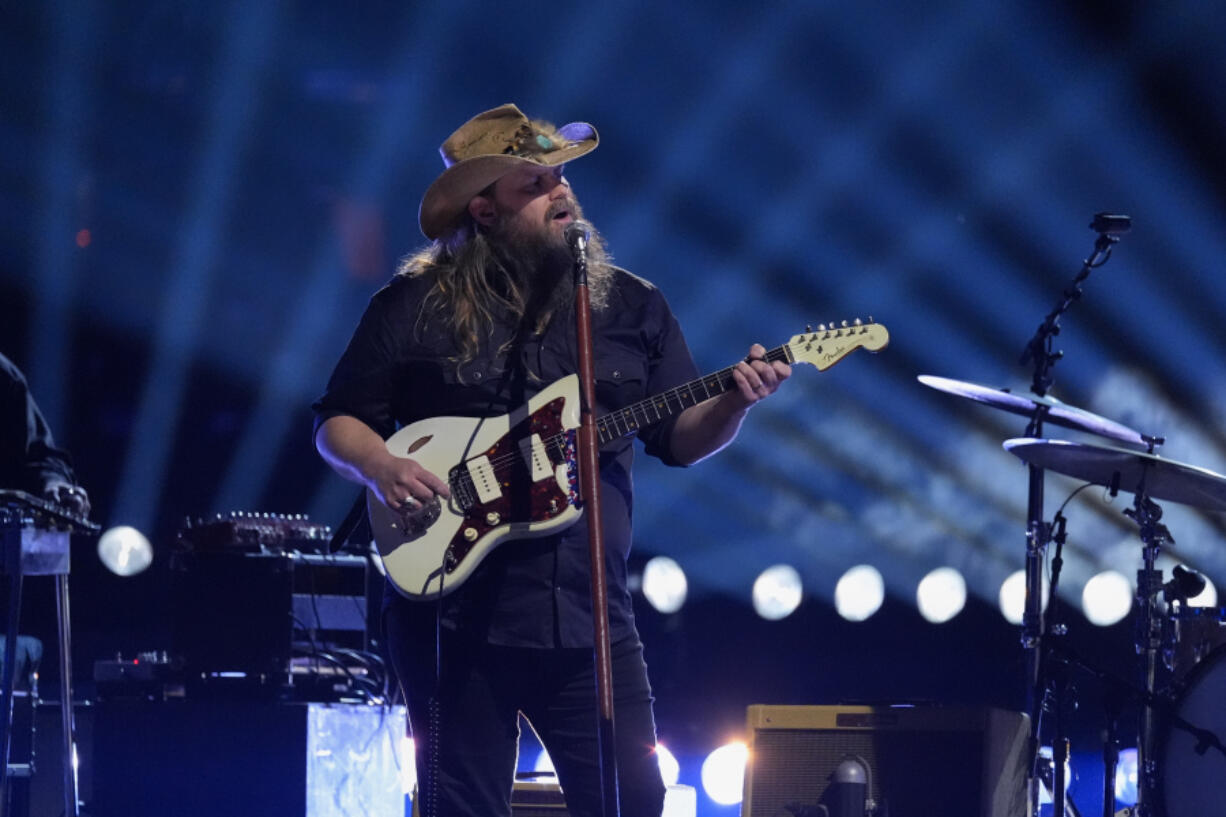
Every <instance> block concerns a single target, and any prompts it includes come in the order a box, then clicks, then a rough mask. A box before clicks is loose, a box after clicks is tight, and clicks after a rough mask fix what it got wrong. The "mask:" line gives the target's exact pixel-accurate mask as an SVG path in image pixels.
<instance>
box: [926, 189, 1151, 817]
mask: <svg viewBox="0 0 1226 817" xmlns="http://www.w3.org/2000/svg"><path fill="white" fill-rule="evenodd" d="M1089 226H1090V229H1091V230H1093V231H1094V232H1096V233H1097V234H1098V237H1097V239H1096V240H1095V242H1094V251H1093V252H1092V253H1091V254H1090V256H1089V257H1088V258H1086V259H1085V261H1083V262H1082V265H1081V269H1080V270H1079V271H1078V272H1077V275H1076V276H1075V277H1074V278H1073V281H1072V283H1071V284H1070V285H1069V286H1068V287H1067V288H1066V289H1065V290H1064V291H1063V293H1062V297H1061V300H1060V301H1059V302H1058V303H1057V304H1056V307H1055V308H1054V309H1053V310H1052V311H1051V312H1049V313H1048V314H1047V316H1046V317H1045V318H1044V319H1043V322H1042V323H1041V324H1039V327H1038V329H1036V330H1035V333H1034V336H1033V337H1031V339H1030V340H1029V341H1028V342H1027V343H1026V346H1025V348H1024V349H1023V350H1022V355H1021V358H1020V361H1019V362H1020V363H1021V365H1022V366H1026V365H1033V371H1034V374H1033V377H1032V379H1031V383H1030V391H1031V392H1032V395H1033V396H1026V397H1019V396H1017V395H1012V394H1010V393H1009V392H1004V391H998V390H991V389H982V388H981V387H973V388H970V389H959V388H958V387H957V386H958V385H962V384H957V383H956V381H943V379H941V378H931V377H927V376H922V377H921V378H920V381H921V382H923V383H925V385H928V386H931V387H932V388H936V389H940V390H943V391H950V392H951V393H953V394H958V395H960V396H964V397H969V398H971V399H974V400H978V401H979V402H985V403H988V404H989V405H992V406H995V407H997V408H1000V409H1003V410H1006V411H1011V412H1013V413H1015V414H1021V415H1024V416H1027V417H1029V418H1030V422H1029V423H1028V424H1027V426H1026V434H1027V435H1028V436H1031V437H1038V436H1039V435H1040V434H1042V431H1043V422H1044V421H1045V420H1046V421H1049V422H1051V423H1052V424H1054V425H1063V426H1066V427H1071V428H1075V429H1078V430H1082V431H1089V432H1090V433H1092V434H1097V435H1099V436H1103V437H1107V438H1109V439H1114V440H1117V441H1119V442H1127V443H1139V444H1142V445H1147V446H1149V448H1150V450H1151V451H1152V449H1153V447H1154V446H1155V445H1161V442H1162V441H1161V440H1160V439H1158V438H1153V437H1145V436H1144V435H1141V434H1140V433H1139V432H1136V431H1134V430H1132V429H1129V428H1127V427H1125V426H1120V425H1119V424H1117V423H1114V422H1112V421H1110V420H1107V419H1105V418H1102V417H1099V416H1098V415H1095V414H1092V413H1091V412H1083V411H1081V410H1079V409H1075V408H1074V407H1071V406H1066V405H1064V404H1062V403H1059V401H1056V400H1055V399H1054V398H1051V397H1048V394H1047V393H1048V391H1049V390H1050V389H1051V387H1052V384H1053V382H1054V380H1053V378H1052V375H1051V370H1052V367H1053V366H1054V365H1055V364H1056V362H1057V361H1058V360H1060V359H1061V358H1062V357H1063V356H1064V352H1063V351H1056V350H1055V349H1054V348H1053V343H1054V339H1055V337H1056V335H1058V334H1060V317H1061V316H1062V315H1063V314H1064V313H1065V312H1066V311H1068V309H1069V307H1070V306H1072V304H1073V302H1074V301H1076V300H1079V299H1080V298H1081V295H1082V284H1083V283H1084V282H1085V280H1086V279H1087V278H1088V277H1089V276H1090V273H1091V272H1092V271H1093V270H1094V269H1095V268H1097V267H1101V266H1102V265H1103V264H1105V263H1107V261H1108V260H1109V259H1110V258H1111V249H1112V247H1113V246H1114V245H1115V244H1116V242H1118V241H1119V240H1120V236H1122V235H1124V234H1125V233H1127V232H1128V231H1129V230H1130V229H1131V226H1132V220H1131V219H1130V218H1129V217H1128V216H1125V215H1115V214H1111V213H1097V214H1095V216H1094V220H1093V221H1092V222H1091V223H1090V225H1089ZM942 381H943V382H942ZM966 385H972V384H966ZM989 392H992V393H989ZM1029 472H1030V473H1029V476H1030V481H1029V491H1028V498H1027V513H1026V518H1027V526H1026V606H1025V611H1024V613H1023V614H1022V646H1023V648H1024V649H1025V650H1026V696H1027V709H1028V711H1029V713H1030V725H1031V736H1030V747H1029V748H1030V757H1031V758H1032V759H1033V764H1034V765H1033V766H1032V769H1031V774H1030V777H1029V792H1028V794H1029V804H1030V812H1031V813H1032V814H1037V813H1038V810H1039V781H1038V777H1037V774H1036V772H1037V769H1038V764H1039V734H1040V730H1041V728H1042V723H1041V721H1042V712H1043V702H1044V699H1045V698H1046V695H1047V692H1046V690H1045V689H1044V688H1042V687H1041V686H1040V685H1041V684H1042V683H1043V678H1044V673H1043V671H1042V644H1043V640H1044V636H1045V635H1046V633H1045V632H1044V622H1043V606H1042V593H1043V553H1044V551H1045V549H1046V547H1047V544H1048V541H1049V538H1050V534H1051V529H1050V528H1049V527H1048V526H1047V524H1046V523H1045V522H1044V520H1043V471H1042V468H1041V467H1039V466H1037V465H1034V464H1031V465H1030V467H1029ZM1052 597H1053V598H1054V594H1052ZM1062 742H1063V736H1062V735H1059V734H1057V735H1055V736H1054V737H1053V740H1052V745H1053V747H1055V748H1056V750H1057V751H1058V750H1059V746H1060V745H1061V744H1062ZM1055 774H1056V778H1055V781H1054V782H1055V784H1056V785H1055V787H1054V788H1055V790H1054V791H1053V792H1052V814H1053V817H1064V805H1065V792H1064V779H1063V777H1064V766H1063V762H1062V761H1061V762H1060V763H1058V764H1057V766H1056V772H1055Z"/></svg>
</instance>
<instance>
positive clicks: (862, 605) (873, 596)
mask: <svg viewBox="0 0 1226 817" xmlns="http://www.w3.org/2000/svg"><path fill="white" fill-rule="evenodd" d="M884 601H885V580H884V579H882V578H881V572H880V571H879V570H877V568H875V567H873V566H872V565H856V566H855V567H853V568H852V569H851V570H848V571H847V572H846V573H844V574H843V577H842V578H841V579H839V583H838V584H837V585H835V588H834V606H835V609H836V610H838V611H839V615H841V616H842V617H843V618H845V619H847V620H848V621H864V620H866V619H867V618H869V616H871V615H873V613H876V612H877V611H878V610H880V609H881V605H882V603H883V602H884Z"/></svg>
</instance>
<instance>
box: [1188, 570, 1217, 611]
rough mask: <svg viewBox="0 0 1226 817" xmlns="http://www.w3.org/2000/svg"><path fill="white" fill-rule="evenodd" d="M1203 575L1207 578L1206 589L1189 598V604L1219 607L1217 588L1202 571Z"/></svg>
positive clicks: (1190, 605) (1191, 605)
mask: <svg viewBox="0 0 1226 817" xmlns="http://www.w3.org/2000/svg"><path fill="white" fill-rule="evenodd" d="M1201 577H1202V578H1204V580H1205V589H1204V590H1202V591H1200V592H1199V593H1197V594H1196V595H1195V596H1193V597H1192V598H1190V599H1188V606H1189V607H1217V588H1216V587H1214V586H1213V582H1212V581H1211V580H1210V579H1209V577H1208V576H1205V575H1204V574H1203V573H1202V574H1201Z"/></svg>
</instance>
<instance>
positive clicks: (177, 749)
mask: <svg viewBox="0 0 1226 817" xmlns="http://www.w3.org/2000/svg"><path fill="white" fill-rule="evenodd" d="M405 731H406V725H405V710H404V707H402V706H393V707H381V706H364V705H360V704H318V703H311V704H282V703H273V702H258V701H207V702H200V701H190V700H188V701H165V702H147V701H103V702H102V703H100V704H98V705H97V707H96V708H95V713H94V731H93V739H94V746H93V766H94V768H93V795H94V796H93V800H92V802H91V803H90V808H89V813H90V814H91V815H93V817H172V816H173V817H217V815H257V814H258V815H261V817H404V813H405V795H404V779H403V777H402V773H403V770H404V766H405V764H407V763H411V762H412V758H411V757H410V756H409V755H408V753H407V752H406V751H405V746H404V743H403V740H404V736H405Z"/></svg>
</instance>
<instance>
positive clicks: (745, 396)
mask: <svg viewBox="0 0 1226 817" xmlns="http://www.w3.org/2000/svg"><path fill="white" fill-rule="evenodd" d="M791 376H792V367H791V366H789V365H788V364H786V363H784V362H782V361H779V360H776V361H773V362H767V361H766V347H764V346H763V345H762V344H760V343H755V344H754V345H753V346H750V347H749V355H748V358H747V360H743V361H741V362H740V363H738V364H736V366H734V367H733V369H732V379H733V380H734V381H736V386H737V392H738V393H739V394H740V396H741V399H742V400H743V401H744V402H745V407H746V408H748V407H749V406H752V405H754V404H755V403H757V402H759V401H761V400H764V399H766V398H767V397H769V396H770V395H772V394H774V393H775V390H776V389H778V388H779V384H781V383H782V382H783V381H785V380H787V379H788V378H789V377H791Z"/></svg>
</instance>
